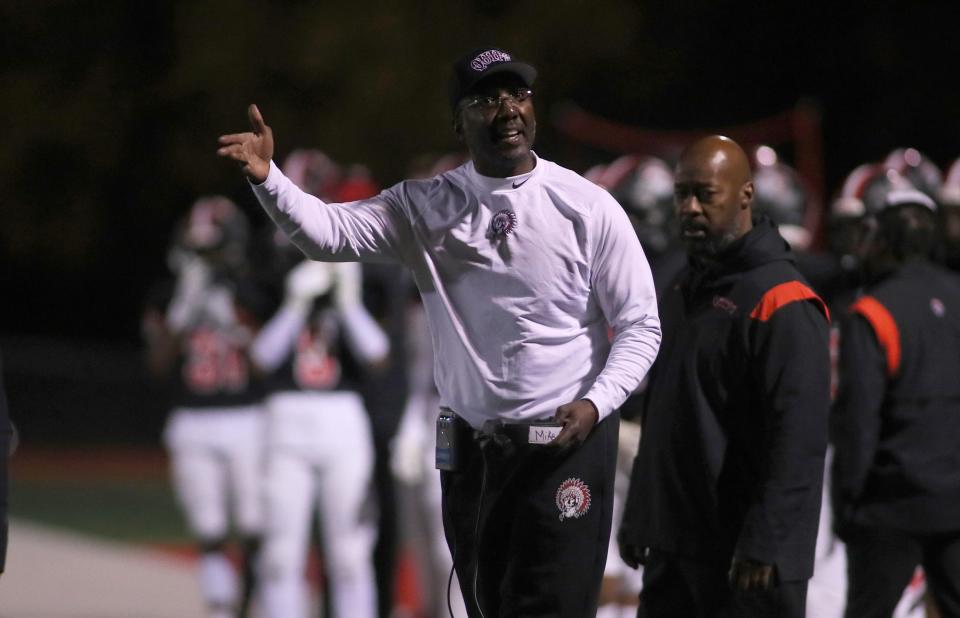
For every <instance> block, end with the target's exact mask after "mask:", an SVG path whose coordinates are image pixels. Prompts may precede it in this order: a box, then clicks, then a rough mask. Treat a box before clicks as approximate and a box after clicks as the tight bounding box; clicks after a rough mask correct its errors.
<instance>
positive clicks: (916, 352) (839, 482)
mask: <svg viewBox="0 0 960 618" xmlns="http://www.w3.org/2000/svg"><path fill="white" fill-rule="evenodd" d="M839 369H840V392H839V395H838V398H837V401H836V403H835V404H834V412H833V418H832V428H831V429H832V440H833V442H834V464H833V483H832V493H833V502H834V509H835V511H836V518H837V520H836V528H837V531H838V532H839V533H840V534H841V536H844V535H845V532H846V531H848V530H849V528H850V525H851V524H860V525H867V526H875V527H882V528H892V529H895V530H902V531H906V532H916V533H931V532H943V531H955V530H960V277H958V276H957V275H956V274H954V273H952V272H950V271H948V270H946V269H944V268H941V267H940V266H937V265H935V264H932V263H929V262H926V261H922V260H918V261H911V262H908V263H906V264H904V265H903V266H901V267H900V268H899V269H897V270H896V271H895V272H893V273H891V274H890V275H889V276H887V277H885V278H884V279H883V280H881V281H880V282H878V283H876V284H874V285H872V286H870V287H869V288H868V289H867V291H866V293H865V295H863V296H861V297H860V299H859V300H857V301H856V302H855V303H854V304H853V305H852V306H851V311H850V315H849V316H847V317H846V318H845V319H844V321H843V324H842V328H841V338H840V368H839Z"/></svg>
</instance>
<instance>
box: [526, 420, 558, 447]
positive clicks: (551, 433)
mask: <svg viewBox="0 0 960 618" xmlns="http://www.w3.org/2000/svg"><path fill="white" fill-rule="evenodd" d="M561 429H563V427H562V426H560V425H530V433H529V434H528V436H527V444H548V443H549V442H552V441H553V439H554V438H556V437H557V436H559V435H560V430H561Z"/></svg>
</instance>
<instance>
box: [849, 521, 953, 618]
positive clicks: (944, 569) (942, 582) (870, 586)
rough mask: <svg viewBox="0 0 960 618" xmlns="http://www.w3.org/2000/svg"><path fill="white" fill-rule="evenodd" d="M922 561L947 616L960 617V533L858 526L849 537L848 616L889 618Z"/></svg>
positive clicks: (944, 616) (947, 617) (934, 592)
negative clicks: (916, 531) (913, 533)
mask: <svg viewBox="0 0 960 618" xmlns="http://www.w3.org/2000/svg"><path fill="white" fill-rule="evenodd" d="M917 565H923V571H924V573H925V575H926V578H927V588H928V589H929V590H930V591H931V593H932V594H933V598H934V600H936V602H937V606H938V607H939V608H940V613H941V615H942V616H943V618H951V617H954V618H956V617H960V531H958V532H952V533H949V534H930V535H911V534H906V533H903V532H895V531H887V530H875V529H870V528H857V529H856V530H854V531H852V532H851V533H850V534H849V535H848V537H847V573H848V575H849V580H850V584H849V588H848V590H847V613H846V615H847V616H850V617H851V618H853V617H856V618H870V617H872V616H877V617H881V616H882V617H883V618H888V617H889V616H890V615H891V614H893V610H894V608H896V606H897V603H899V602H900V597H901V596H902V595H903V591H904V589H905V588H906V587H907V584H908V583H909V582H910V578H911V577H913V572H914V570H915V569H916V568H917Z"/></svg>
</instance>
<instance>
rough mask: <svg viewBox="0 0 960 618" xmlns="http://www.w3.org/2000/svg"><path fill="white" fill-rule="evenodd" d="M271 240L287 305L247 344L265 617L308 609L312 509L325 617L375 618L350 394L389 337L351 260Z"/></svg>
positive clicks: (366, 489)
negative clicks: (256, 393) (252, 371)
mask: <svg viewBox="0 0 960 618" xmlns="http://www.w3.org/2000/svg"><path fill="white" fill-rule="evenodd" d="M304 161H306V163H307V164H306V165H301V164H302V163H303V162H304ZM328 161H329V159H327V158H326V156H325V155H323V154H322V153H320V152H319V151H306V150H300V151H296V152H295V153H294V154H293V155H291V156H290V157H288V160H287V161H286V162H285V163H284V169H285V171H286V173H287V174H288V175H289V177H290V178H291V179H292V180H294V182H297V183H298V184H301V183H302V186H314V187H317V188H319V187H321V185H319V184H316V183H314V184H311V181H312V179H313V178H316V177H317V175H316V174H312V171H313V167H312V166H313V165H316V164H319V163H326V162H328ZM318 190H319V189H318ZM329 190H332V191H336V190H337V187H330V188H329ZM275 242H276V244H275V253H277V256H276V257H275V259H274V260H273V262H275V263H277V264H282V265H289V266H290V268H289V271H288V272H287V273H284V275H285V286H284V300H283V302H282V304H281V305H280V307H279V308H278V309H277V311H276V312H275V313H274V314H273V316H272V317H271V318H270V320H269V321H268V322H267V323H266V324H265V325H264V327H263V329H262V330H261V331H260V332H259V334H258V335H257V337H256V339H255V340H254V342H253V344H252V346H251V357H252V359H253V361H254V363H255V365H256V366H257V368H258V369H259V370H260V371H262V372H263V373H264V374H266V375H267V376H268V378H267V385H266V387H267V391H268V393H269V395H268V397H267V400H266V411H267V428H266V429H267V431H266V434H267V444H266V461H267V471H266V478H265V480H264V485H265V496H266V520H265V531H264V548H263V560H262V563H261V564H262V567H263V569H262V573H263V584H262V589H263V595H262V598H263V606H264V613H265V614H266V616H269V617H277V618H287V617H290V618H297V617H305V616H307V615H310V614H311V613H312V612H309V611H308V605H307V600H308V595H307V587H306V585H305V570H306V563H307V556H308V553H309V546H310V530H311V519H312V515H313V513H314V509H315V508H316V510H317V512H318V513H319V524H320V529H321V530H320V537H321V545H322V548H323V557H324V562H323V566H324V568H323V572H324V573H325V575H326V579H327V582H328V584H329V585H328V586H327V588H326V589H325V590H324V592H325V596H326V597H329V598H330V601H329V602H327V605H328V606H329V607H330V612H329V613H327V612H325V613H324V615H331V614H332V615H333V616H334V617H337V618H343V617H350V618H353V617H356V618H373V616H376V613H377V610H376V586H375V583H374V574H373V564H372V548H373V542H374V538H375V535H376V517H375V513H374V511H373V509H372V503H371V498H372V496H371V495H370V481H371V477H372V473H373V458H374V453H373V445H372V439H371V432H370V422H369V419H368V417H367V413H366V410H365V409H364V407H363V402H362V400H361V398H360V396H359V394H358V392H357V389H358V386H359V382H360V378H361V367H362V366H364V365H370V364H377V363H381V362H383V360H384V358H385V357H386V354H387V350H388V343H387V339H386V335H384V333H383V332H382V331H381V330H380V328H379V327H378V326H377V324H376V323H375V322H374V320H373V319H372V318H371V317H370V315H369V314H368V313H367V311H366V309H365V308H364V307H363V305H362V303H361V271H360V266H359V264H354V263H342V264H325V263H321V262H312V261H302V255H300V256H299V258H298V260H296V261H294V260H291V259H290V256H292V255H299V251H298V250H297V249H295V248H294V247H293V245H292V244H290V243H289V241H288V240H287V239H286V238H285V237H283V236H279V237H276V238H275ZM274 270H275V271H277V270H279V269H274Z"/></svg>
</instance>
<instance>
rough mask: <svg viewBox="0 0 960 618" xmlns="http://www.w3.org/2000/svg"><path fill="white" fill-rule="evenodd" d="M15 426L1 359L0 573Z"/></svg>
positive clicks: (4, 560)
mask: <svg viewBox="0 0 960 618" xmlns="http://www.w3.org/2000/svg"><path fill="white" fill-rule="evenodd" d="M13 439H14V436H13V425H12V424H11V422H10V411H9V410H8V409H7V391H6V389H5V388H4V386H3V361H2V359H0V573H3V571H4V570H5V569H6V564H7V527H8V522H7V510H8V505H7V500H8V497H9V476H8V467H7V460H8V459H9V458H10V457H11V456H12V455H13V446H14V445H13Z"/></svg>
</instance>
